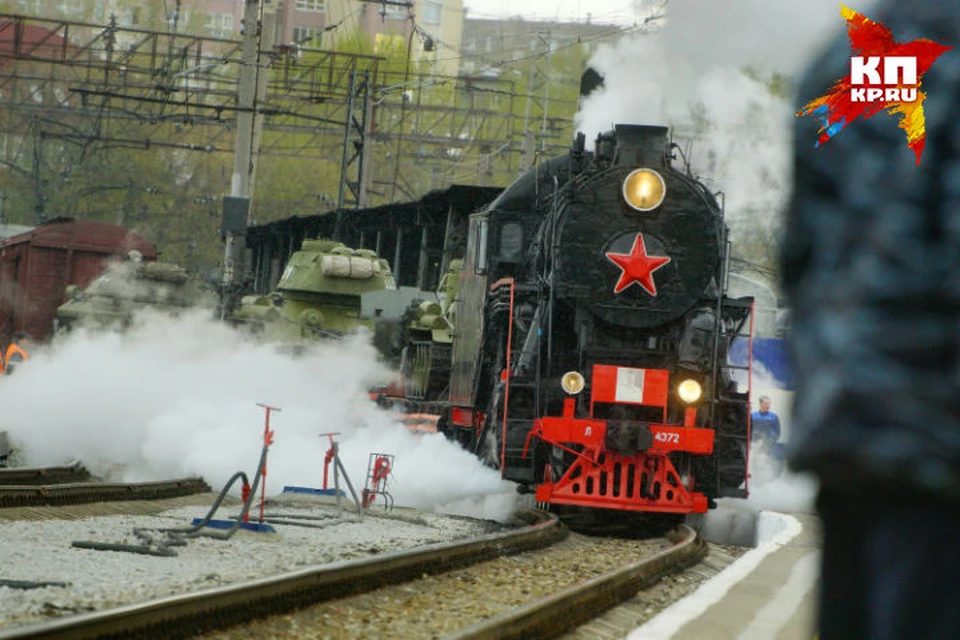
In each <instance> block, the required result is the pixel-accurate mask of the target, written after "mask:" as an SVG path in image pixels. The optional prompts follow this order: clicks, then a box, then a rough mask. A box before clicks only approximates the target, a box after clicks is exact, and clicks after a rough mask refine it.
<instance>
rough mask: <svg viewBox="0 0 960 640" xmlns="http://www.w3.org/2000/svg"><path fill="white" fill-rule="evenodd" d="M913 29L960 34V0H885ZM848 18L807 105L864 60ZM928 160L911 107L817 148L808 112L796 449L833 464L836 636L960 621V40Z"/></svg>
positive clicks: (931, 132)
mask: <svg viewBox="0 0 960 640" xmlns="http://www.w3.org/2000/svg"><path fill="white" fill-rule="evenodd" d="M871 18H873V19H875V20H876V21H877V22H880V23H882V24H883V25H884V26H886V27H887V28H888V29H889V30H890V32H891V33H892V34H893V36H894V38H895V39H896V41H897V42H909V41H913V40H916V39H919V38H927V39H929V40H932V41H934V42H938V43H942V44H945V45H951V46H954V47H956V46H957V44H958V42H957V39H958V34H960V0H927V1H925V2H902V1H894V0H883V2H881V4H880V5H878V7H877V8H876V9H875V10H874V11H873V12H872V14H871ZM852 55H853V54H852V52H851V49H850V42H849V40H848V39H847V37H846V34H843V35H841V36H839V37H837V38H836V40H835V41H834V42H833V43H832V45H830V46H829V48H828V49H827V51H826V52H825V54H824V55H823V56H822V57H821V58H820V59H819V60H817V61H816V62H815V63H814V64H813V65H812V66H811V67H810V68H809V70H808V73H807V75H806V77H805V78H804V80H803V81H802V82H801V84H800V86H799V91H798V93H799V95H798V98H799V103H798V108H799V105H802V104H805V103H806V102H808V101H809V100H811V99H813V98H816V97H817V96H820V95H823V94H825V93H826V92H827V91H829V89H830V88H831V87H832V86H833V85H834V83H835V82H836V81H837V80H838V79H839V78H843V77H845V76H847V75H848V74H849V73H850V64H851V63H850V58H851V56H852ZM921 89H922V91H923V93H925V94H926V98H925V101H924V104H923V108H924V112H925V116H926V147H925V149H924V151H923V156H922V160H921V162H920V164H919V166H917V163H916V160H917V158H916V155H915V153H914V151H913V150H912V149H910V148H908V147H907V144H906V136H905V135H904V130H903V129H900V128H898V127H897V121H896V119H895V117H888V116H886V115H884V114H878V115H876V116H874V117H872V118H870V119H867V120H863V119H857V120H856V121H853V122H850V123H849V124H848V125H847V126H846V128H844V129H843V130H842V132H840V133H838V134H837V135H835V136H834V137H833V138H831V139H830V141H829V142H827V143H826V144H824V145H822V146H820V147H819V148H814V141H815V140H816V139H817V135H818V132H817V127H818V122H817V121H816V119H815V118H813V117H801V118H797V119H796V123H795V142H794V145H795V146H794V191H793V195H792V198H791V201H790V204H789V209H788V212H787V220H786V227H785V235H784V239H783V243H782V255H781V274H782V278H783V288H784V292H785V293H786V295H787V297H788V299H789V302H790V307H791V308H792V310H793V317H792V327H791V333H790V336H789V340H790V345H791V353H792V357H793V369H794V371H795V373H796V395H795V399H794V404H793V414H792V419H791V433H790V443H789V444H788V446H787V449H788V451H787V454H788V462H789V464H790V466H791V467H792V468H793V469H794V470H798V471H806V472H812V473H814V474H815V475H816V476H817V478H818V479H819V483H820V493H819V496H818V500H817V507H818V511H819V513H820V516H821V519H822V524H823V533H824V546H823V555H822V567H821V569H822V571H821V582H820V585H821V587H820V593H821V595H820V619H819V637H820V640H835V639H842V640H849V639H852V638H871V639H874V640H894V639H897V640H899V639H902V638H924V639H925V640H939V639H946V638H960V607H958V606H957V603H958V602H960V580H958V579H957V577H958V576H960V553H957V551H956V541H957V534H958V532H960V117H958V114H960V52H958V51H957V49H953V50H952V51H946V52H944V53H943V54H942V55H941V56H940V57H939V58H938V59H937V60H936V61H935V62H934V63H933V65H932V66H931V68H930V70H929V71H927V72H926V73H925V74H924V75H923V76H922V87H921Z"/></svg>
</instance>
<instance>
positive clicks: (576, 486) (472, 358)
mask: <svg viewBox="0 0 960 640" xmlns="http://www.w3.org/2000/svg"><path fill="white" fill-rule="evenodd" d="M675 149H676V145H674V144H672V143H671V141H670V139H669V131H668V129H667V128H666V127H660V126H637V125H617V126H616V127H615V129H614V130H613V131H611V132H608V133H603V134H601V135H600V136H598V138H597V140H596V145H595V148H594V150H593V151H592V152H591V151H587V150H586V149H585V138H584V136H583V134H579V135H578V136H577V138H576V141H575V142H574V145H573V147H572V149H571V151H570V153H568V154H566V155H564V156H561V157H558V158H554V159H551V160H548V161H546V162H543V163H541V164H540V165H539V166H537V167H536V168H534V169H531V170H530V171H529V172H527V173H526V174H525V175H523V176H521V177H520V178H519V179H518V180H516V181H515V182H514V183H513V184H511V185H510V186H509V187H507V189H506V190H505V191H504V192H503V193H502V194H501V195H500V196H499V197H498V198H497V199H496V200H495V201H494V202H493V203H491V204H490V205H489V206H488V207H486V208H485V209H484V210H482V211H480V212H478V213H475V214H473V215H472V216H471V218H470V224H469V232H468V238H467V246H466V247H465V256H464V261H463V265H462V271H461V274H460V283H459V294H458V297H457V308H456V329H455V332H454V338H453V344H452V356H451V361H450V371H449V376H450V377H449V405H448V406H447V408H446V410H445V414H444V415H443V417H442V419H441V422H440V429H441V430H443V431H444V432H446V433H447V435H448V437H451V438H455V439H457V440H458V441H459V442H460V443H461V444H462V445H463V446H465V447H466V448H468V449H469V450H471V451H473V452H475V453H476V454H477V455H479V456H481V457H483V458H484V459H485V460H486V461H487V462H488V463H489V464H491V465H492V466H494V467H497V468H499V469H500V470H501V473H502V476H503V477H504V478H506V479H509V480H513V481H515V482H517V483H519V486H520V488H521V490H522V491H526V492H535V493H536V500H537V502H538V503H545V504H548V505H550V507H551V508H553V509H554V510H557V511H567V512H572V513H591V514H606V515H618V516H623V515H624V513H633V514H638V515H644V514H650V513H658V514H675V515H683V514H688V513H696V512H705V511H706V510H707V509H708V508H710V507H712V506H715V499H716V498H718V497H726V496H736V497H745V496H746V493H747V489H746V480H747V462H748V460H747V458H748V455H749V423H748V420H749V412H748V407H749V398H748V390H746V389H743V388H741V386H738V384H737V383H736V379H737V377H738V376H737V374H736V372H735V371H734V369H736V367H733V366H732V365H730V364H729V363H728V358H727V353H728V349H729V348H730V345H731V343H732V341H733V340H734V338H736V337H737V336H745V337H746V336H748V335H749V328H750V320H751V313H752V299H751V298H741V299H731V298H729V297H727V296H726V295H725V288H726V282H725V281H726V277H727V257H728V254H729V245H728V231H727V227H726V225H725V223H724V217H723V208H722V206H721V205H720V203H719V201H718V198H717V197H715V196H714V195H713V194H712V193H711V192H710V191H709V190H708V189H707V187H706V186H705V185H704V184H703V183H702V182H700V181H698V180H697V179H695V178H694V177H693V175H692V173H691V172H690V170H689V167H681V168H675V167H674V166H673V163H674V161H675V159H676V158H675V157H674V155H673V154H674V150H675ZM746 339H749V338H748V337H747V338H746ZM741 378H742V376H741Z"/></svg>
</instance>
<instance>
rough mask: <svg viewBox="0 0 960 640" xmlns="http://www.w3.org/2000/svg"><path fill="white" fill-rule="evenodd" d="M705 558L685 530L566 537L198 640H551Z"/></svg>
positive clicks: (693, 536) (692, 535) (697, 542)
mask: <svg viewBox="0 0 960 640" xmlns="http://www.w3.org/2000/svg"><path fill="white" fill-rule="evenodd" d="M704 551H705V546H704V543H703V542H702V541H701V540H700V539H699V538H698V537H697V536H696V534H695V533H694V532H693V531H692V530H690V529H688V528H686V527H684V528H682V529H681V530H678V531H677V532H675V533H673V534H671V535H670V539H669V540H666V539H655V540H646V541H631V540H612V539H601V538H589V537H587V536H580V535H576V534H573V535H571V536H570V538H568V539H567V540H565V541H563V542H561V543H558V544H557V545H555V546H552V547H550V548H548V549H540V550H535V551H531V552H527V553H524V554H522V555H516V556H511V557H506V558H498V559H496V560H493V561H488V562H484V563H482V564H478V565H476V566H474V567H470V568H466V569H461V570H457V571H454V572H450V573H447V574H444V575H440V576H423V577H422V578H421V579H419V580H416V581H413V582H410V583H407V584H404V585H399V586H395V587H390V588H384V589H380V590H378V591H376V592H374V593H369V594H365V595H361V596H356V597H352V598H347V599H338V600H337V601H335V602H331V603H327V604H324V605H320V606H316V607H311V608H309V609H306V610H302V611H299V612H297V613H295V614H291V615H284V616H271V617H270V618H267V619H264V620H259V621H257V622H254V623H252V624H246V625H244V626H243V627H242V628H236V629H231V630H225V631H221V632H215V633H211V634H209V635H206V636H202V638H203V640H224V639H232V638H241V637H242V638H245V639H246V640H250V639H252V638H264V639H266V638H277V637H283V638H288V639H294V638H304V639H306V638H310V639H318V638H331V639H337V640H340V639H344V638H372V637H417V638H420V637H423V638H441V637H443V638H447V639H448V640H449V639H457V640H466V639H471V640H475V639H484V638H555V637H560V636H562V635H563V634H564V633H566V632H568V631H571V630H573V629H575V628H577V627H578V626H579V625H581V624H583V623H585V622H587V621H589V620H591V619H592V618H594V617H595V616H597V615H599V614H600V613H602V612H603V611H605V610H607V609H609V608H611V607H614V606H616V605H618V604H620V603H621V602H622V601H624V600H627V599H628V598H630V597H631V596H633V595H634V594H635V593H636V592H637V591H638V590H640V589H644V588H647V587H649V586H650V585H652V584H654V583H655V582H657V581H658V580H659V579H660V578H661V577H662V576H664V575H666V574H668V573H672V572H675V571H679V570H681V569H683V568H685V567H687V566H689V565H691V564H694V563H696V562H698V561H699V559H700V558H701V557H702V555H703V553H704Z"/></svg>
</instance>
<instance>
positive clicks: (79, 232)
mask: <svg viewBox="0 0 960 640" xmlns="http://www.w3.org/2000/svg"><path fill="white" fill-rule="evenodd" d="M134 249H136V250H137V251H139V252H140V253H142V254H143V257H144V259H147V260H155V259H156V257H157V248H156V247H155V246H154V244H153V243H152V242H150V241H149V240H147V239H146V238H144V237H143V236H141V235H139V234H136V233H134V232H132V231H130V230H129V229H124V228H123V227H118V226H116V225H113V224H107V223H105V222H93V221H89V220H78V221H73V220H69V219H62V220H54V221H51V222H48V223H46V224H43V225H40V226H39V227H36V228H35V229H32V230H30V231H27V232H26V233H21V234H19V235H16V236H11V237H9V238H6V239H5V240H3V242H0V343H2V344H3V345H6V344H7V343H8V342H9V341H10V338H11V337H12V336H13V334H14V333H16V332H17V331H26V332H27V333H29V334H30V335H31V336H33V338H34V339H35V340H44V339H46V338H47V337H49V336H50V333H51V332H52V331H53V319H54V317H55V316H56V313H57V307H59V306H60V305H61V304H63V303H64V302H66V288H67V285H71V284H75V285H79V286H80V287H86V286H87V285H88V284H90V282H92V281H93V279H94V278H96V277H97V276H99V275H100V274H101V273H103V270H104V269H105V268H106V266H107V263H108V261H109V260H110V259H111V258H122V257H123V256H125V255H126V254H127V252H129V251H131V250H134Z"/></svg>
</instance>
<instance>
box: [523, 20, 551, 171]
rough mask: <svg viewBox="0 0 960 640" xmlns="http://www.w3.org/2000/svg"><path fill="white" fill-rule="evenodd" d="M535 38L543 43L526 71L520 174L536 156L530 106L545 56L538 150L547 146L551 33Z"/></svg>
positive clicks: (538, 35) (540, 34) (531, 164)
mask: <svg viewBox="0 0 960 640" xmlns="http://www.w3.org/2000/svg"><path fill="white" fill-rule="evenodd" d="M537 38H538V39H539V40H540V42H542V43H543V46H544V47H545V48H544V52H543V54H540V55H538V56H537V61H536V62H534V64H533V65H531V67H530V70H529V71H528V72H527V104H526V107H525V109H524V113H523V140H522V142H521V146H520V149H521V152H520V175H523V173H525V172H526V171H527V169H529V168H530V167H531V166H533V162H534V158H535V156H536V147H537V145H536V143H535V140H534V134H533V131H532V130H531V129H530V120H531V113H530V111H531V106H532V105H533V102H534V98H533V97H534V95H536V93H537V91H539V90H540V89H541V87H539V86H537V84H536V82H534V80H535V79H536V76H537V74H538V72H539V71H540V58H541V57H544V56H545V57H546V65H545V67H546V68H545V70H544V72H543V78H542V83H543V87H542V88H543V102H542V103H541V104H540V111H541V113H542V115H543V118H542V124H541V125H540V151H541V152H543V151H545V150H546V148H547V115H548V113H549V110H550V58H551V56H552V55H553V34H552V32H551V31H547V32H546V37H544V34H543V33H537Z"/></svg>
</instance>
